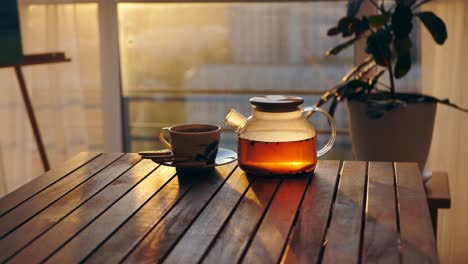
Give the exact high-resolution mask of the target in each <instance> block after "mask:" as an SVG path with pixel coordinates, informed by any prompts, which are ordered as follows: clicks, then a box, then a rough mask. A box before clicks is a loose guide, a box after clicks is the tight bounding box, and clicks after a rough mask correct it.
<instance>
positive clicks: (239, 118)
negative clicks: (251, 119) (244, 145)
mask: <svg viewBox="0 0 468 264" xmlns="http://www.w3.org/2000/svg"><path fill="white" fill-rule="evenodd" d="M224 124H225V125H226V126H228V127H230V128H232V129H233V130H234V131H235V132H236V133H238V134H240V133H242V131H243V130H244V129H245V127H246V125H247V118H245V116H243V115H242V114H241V113H239V112H237V111H236V110H234V109H232V108H231V110H229V112H228V113H227V114H226V116H225V117H224Z"/></svg>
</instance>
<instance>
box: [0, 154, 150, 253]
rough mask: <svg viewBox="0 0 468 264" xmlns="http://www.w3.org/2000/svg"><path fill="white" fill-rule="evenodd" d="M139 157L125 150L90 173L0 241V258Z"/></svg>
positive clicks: (56, 220)
mask: <svg viewBox="0 0 468 264" xmlns="http://www.w3.org/2000/svg"><path fill="white" fill-rule="evenodd" d="M140 160H141V158H140V156H139V155H138V154H126V155H124V156H123V157H121V158H120V159H118V160H117V161H116V162H114V163H113V164H112V165H111V166H108V167H106V168H105V169H104V170H102V171H100V172H99V173H97V174H96V175H95V176H94V177H92V178H91V179H89V180H88V181H86V182H84V183H83V184H81V185H80V186H78V187H77V188H76V189H74V190H73V191H71V192H69V193H67V194H66V195H65V196H63V197H62V198H60V199H59V200H57V201H55V202H54V203H52V204H51V205H50V206H49V207H47V208H46V209H45V210H44V211H42V212H41V213H39V214H38V215H36V216H35V217H33V218H32V219H31V220H30V221H28V222H26V223H25V224H24V225H22V226H20V227H19V228H18V229H16V230H15V231H14V235H10V236H7V237H6V238H4V239H2V240H1V241H0V252H2V255H1V256H0V262H2V261H5V260H6V259H7V258H9V257H10V256H11V255H13V253H15V252H17V251H18V250H19V249H21V248H23V247H24V246H26V245H27V244H28V243H29V242H30V241H32V240H33V239H34V238H36V237H38V236H39V235H40V234H42V233H43V232H44V231H46V230H47V229H49V228H51V227H52V226H53V225H55V224H56V223H57V222H58V221H60V220H61V219H62V218H63V217H65V216H66V215H67V214H69V213H70V212H72V211H73V210H74V209H76V208H77V207H78V206H80V205H81V204H82V203H83V202H85V201H86V200H87V199H89V198H90V197H92V196H93V195H95V194H96V193H97V192H99V191H100V190H101V189H102V188H104V187H105V186H106V185H107V184H109V183H110V182H112V181H113V180H114V179H115V178H116V177H119V175H121V174H122V173H124V172H125V171H126V170H128V169H129V168H130V167H132V166H133V165H135V164H136V163H137V162H139V161H140Z"/></svg>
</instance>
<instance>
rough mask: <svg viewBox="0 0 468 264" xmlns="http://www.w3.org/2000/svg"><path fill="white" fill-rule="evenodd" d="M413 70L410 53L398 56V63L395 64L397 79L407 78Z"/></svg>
mask: <svg viewBox="0 0 468 264" xmlns="http://www.w3.org/2000/svg"><path fill="white" fill-rule="evenodd" d="M410 69H411V55H410V53H409V52H405V53H402V54H399V55H398V59H397V62H396V64H395V78H397V79H400V78H402V77H403V76H405V75H406V74H407V73H408V72H409V70H410Z"/></svg>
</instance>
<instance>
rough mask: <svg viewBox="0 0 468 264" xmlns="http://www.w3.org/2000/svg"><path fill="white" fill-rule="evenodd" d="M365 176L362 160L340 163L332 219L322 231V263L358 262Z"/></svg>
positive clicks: (364, 165) (364, 166) (364, 164)
mask: <svg viewBox="0 0 468 264" xmlns="http://www.w3.org/2000/svg"><path fill="white" fill-rule="evenodd" d="M365 179H366V163H365V162H361V161H345V162H344V163H343V168H342V171H341V177H340V183H339V185H338V193H337V196H336V201H335V204H334V208H333V214H332V219H331V222H330V227H329V228H328V232H327V235H326V246H325V252H324V255H323V260H322V261H323V263H357V262H358V260H359V244H360V242H359V241H360V240H361V226H362V221H363V219H362V215H363V209H364V188H365Z"/></svg>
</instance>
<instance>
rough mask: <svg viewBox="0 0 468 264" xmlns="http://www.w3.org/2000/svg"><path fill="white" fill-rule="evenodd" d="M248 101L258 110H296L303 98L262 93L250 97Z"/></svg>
mask: <svg viewBox="0 0 468 264" xmlns="http://www.w3.org/2000/svg"><path fill="white" fill-rule="evenodd" d="M249 101H250V103H251V104H252V105H254V106H256V108H257V109H258V110H260V111H265V112H288V111H294V110H297V108H298V107H299V106H300V105H302V104H303V103H304V99H302V98H301V97H297V96H289V95H264V96H256V97H252V98H250V100H249Z"/></svg>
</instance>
